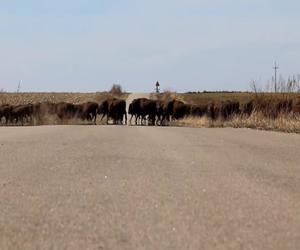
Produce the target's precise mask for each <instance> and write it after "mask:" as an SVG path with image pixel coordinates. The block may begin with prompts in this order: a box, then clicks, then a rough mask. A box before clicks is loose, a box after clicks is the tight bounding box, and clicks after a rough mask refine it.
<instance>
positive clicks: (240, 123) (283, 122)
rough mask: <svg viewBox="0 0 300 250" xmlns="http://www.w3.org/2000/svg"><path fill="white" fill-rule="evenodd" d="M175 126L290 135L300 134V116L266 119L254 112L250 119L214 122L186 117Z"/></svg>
mask: <svg viewBox="0 0 300 250" xmlns="http://www.w3.org/2000/svg"><path fill="white" fill-rule="evenodd" d="M173 125H176V126H188V127H198V128H201V127H206V128H213V127H233V128H252V129H262V130H274V131H282V132H288V133H300V116H299V115H294V114H280V115H279V116H278V117H277V118H276V119H271V118H267V117H265V116H264V115H263V114H262V113H260V112H253V113H252V114H251V115H250V116H249V117H245V116H243V115H236V116H234V117H233V118H232V119H229V120H222V119H217V120H215V121H213V120H212V119H210V118H208V117H207V116H203V117H186V118H184V119H182V120H179V121H175V122H174V123H173Z"/></svg>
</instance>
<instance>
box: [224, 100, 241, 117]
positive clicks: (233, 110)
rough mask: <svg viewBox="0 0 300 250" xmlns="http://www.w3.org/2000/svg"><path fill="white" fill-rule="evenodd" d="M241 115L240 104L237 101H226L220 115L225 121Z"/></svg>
mask: <svg viewBox="0 0 300 250" xmlns="http://www.w3.org/2000/svg"><path fill="white" fill-rule="evenodd" d="M239 113H240V103H239V102H237V101H226V102H223V103H222V104H221V107H220V115H221V117H222V118H223V119H224V120H227V119H229V118H231V117H232V116H234V115H238V114H239Z"/></svg>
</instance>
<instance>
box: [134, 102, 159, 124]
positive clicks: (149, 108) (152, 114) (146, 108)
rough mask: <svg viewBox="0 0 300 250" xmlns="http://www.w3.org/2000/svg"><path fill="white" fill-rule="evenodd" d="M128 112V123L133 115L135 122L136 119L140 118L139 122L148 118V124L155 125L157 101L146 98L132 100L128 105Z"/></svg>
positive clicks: (136, 122)
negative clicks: (129, 116)
mask: <svg viewBox="0 0 300 250" xmlns="http://www.w3.org/2000/svg"><path fill="white" fill-rule="evenodd" d="M128 113H129V114H130V115H131V118H130V124H131V120H132V118H133V117H135V124H136V125H137V124H138V119H139V118H140V119H141V124H142V125H143V124H144V122H145V121H146V120H147V119H148V123H149V125H155V119H156V115H157V102H156V101H154V100H149V99H147V98H139V99H135V100H133V102H132V103H131V104H130V105H129V110H128Z"/></svg>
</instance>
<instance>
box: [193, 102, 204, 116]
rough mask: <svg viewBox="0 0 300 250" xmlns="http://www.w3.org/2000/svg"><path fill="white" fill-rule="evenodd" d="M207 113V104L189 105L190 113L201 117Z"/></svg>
mask: <svg viewBox="0 0 300 250" xmlns="http://www.w3.org/2000/svg"><path fill="white" fill-rule="evenodd" d="M207 113H208V105H193V106H191V115H192V116H196V117H203V116H204V115H207Z"/></svg>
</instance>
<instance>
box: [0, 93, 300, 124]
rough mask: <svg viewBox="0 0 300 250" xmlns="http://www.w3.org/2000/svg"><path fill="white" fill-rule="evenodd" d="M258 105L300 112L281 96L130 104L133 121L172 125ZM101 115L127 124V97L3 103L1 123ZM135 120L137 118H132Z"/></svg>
mask: <svg viewBox="0 0 300 250" xmlns="http://www.w3.org/2000/svg"><path fill="white" fill-rule="evenodd" d="M256 109H258V110H259V111H261V112H262V113H263V114H264V115H265V116H268V117H270V118H276V117H277V116H278V115H279V114H280V113H289V112H293V113H294V114H297V115H299V114H300V101H297V102H295V101H293V100H281V101H278V102H274V101H273V102H270V101H269V102H268V101H260V102H259V101H257V100H250V101H248V102H246V103H244V104H243V105H241V104H240V103H239V102H238V101H226V102H222V103H221V105H220V104H219V105H216V104H215V103H213V102H212V103H209V104H206V105H190V104H186V103H184V102H182V101H179V100H176V99H171V100H150V99H146V98H139V99H135V100H133V102H132V103H131V104H130V105H129V109H128V115H130V119H129V122H128V123H129V124H132V123H134V124H136V125H138V124H141V125H152V126H153V125H159V126H162V125H168V124H169V122H170V121H171V120H178V119H181V118H184V117H186V116H195V117H202V116H207V117H209V118H211V119H212V120H215V119H219V118H221V119H224V120H226V119H229V118H231V117H232V116H234V115H237V114H242V115H245V116H250V115H251V113H252V112H253V111H254V110H256ZM97 115H99V116H100V118H101V120H103V118H104V117H106V123H107V124H109V123H113V124H120V125H121V124H127V111H126V101H125V100H122V99H117V98H108V99H106V100H104V101H102V102H100V103H97V102H85V103H82V104H72V103H67V102H60V103H50V102H42V103H35V104H26V105H17V106H12V105H2V106H0V123H1V125H24V124H31V125H34V124H44V122H43V121H44V118H45V117H48V116H55V117H56V119H57V120H58V121H59V123H62V124H64V123H65V122H66V121H68V120H72V119H77V120H80V121H88V122H92V123H94V124H96V121H97ZM132 120H133V121H132Z"/></svg>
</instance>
